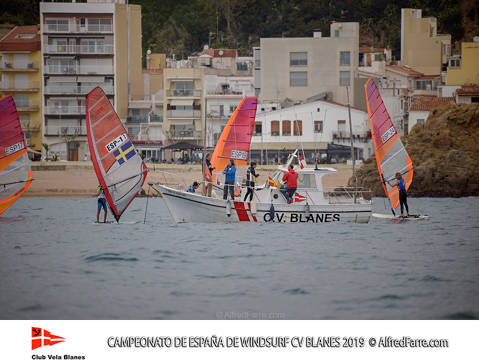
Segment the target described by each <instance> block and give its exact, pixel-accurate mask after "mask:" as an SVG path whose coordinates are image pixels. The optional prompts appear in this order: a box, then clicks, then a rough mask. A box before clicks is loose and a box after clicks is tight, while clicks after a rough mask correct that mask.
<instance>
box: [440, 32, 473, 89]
mask: <svg viewBox="0 0 479 361" xmlns="http://www.w3.org/2000/svg"><path fill="white" fill-rule="evenodd" d="M476 38H477V40H478V41H475V42H463V43H462V44H461V56H460V58H456V59H451V60H450V61H449V66H448V68H447V78H446V84H447V85H468V84H469V85H472V84H479V37H476Z"/></svg>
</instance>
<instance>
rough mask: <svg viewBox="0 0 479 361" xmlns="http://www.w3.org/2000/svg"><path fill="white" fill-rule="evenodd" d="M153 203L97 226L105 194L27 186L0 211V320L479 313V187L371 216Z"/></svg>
mask: <svg viewBox="0 0 479 361" xmlns="http://www.w3.org/2000/svg"><path fill="white" fill-rule="evenodd" d="M146 201H147V199H146V198H140V199H135V200H134V201H133V203H132V204H131V206H130V207H129V209H128V210H127V211H126V212H125V214H124V215H123V217H122V218H121V220H120V224H116V223H112V224H95V223H94V221H95V218H96V206H97V205H96V203H97V201H96V199H95V198H25V197H24V198H21V199H20V200H19V201H18V202H17V203H16V204H15V205H13V206H12V207H11V208H9V209H8V210H7V211H6V212H5V213H4V214H3V215H2V216H0V318H1V319H464V318H465V319H468V318H476V319H477V318H479V222H478V221H479V199H478V198H459V199H451V198H442V199H433V198H416V199H414V198H412V199H409V203H410V208H411V212H412V213H418V212H420V213H426V214H429V215H430V216H431V217H430V219H429V220H426V221H414V222H402V223H391V222H390V221H388V220H378V219H374V220H373V221H372V223H370V224H344V223H337V224H335V223H330V224H306V223H303V224H249V223H236V224H174V223H173V221H172V219H171V217H170V215H169V213H168V210H167V208H166V206H165V204H164V202H163V200H162V199H160V198H155V199H153V198H150V199H149V201H148V212H147V217H146V224H143V220H144V215H145V206H146ZM374 211H375V212H379V213H388V212H389V208H388V206H387V205H386V203H385V201H384V199H381V198H376V199H374ZM109 217H110V219H111V216H109ZM122 222H123V223H122Z"/></svg>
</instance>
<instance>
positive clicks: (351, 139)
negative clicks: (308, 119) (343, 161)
mask: <svg viewBox="0 0 479 361" xmlns="http://www.w3.org/2000/svg"><path fill="white" fill-rule="evenodd" d="M346 95H347V97H348V115H349V140H350V141H351V159H352V162H353V179H354V203H356V190H357V186H358V178H357V177H356V157H355V154H354V144H353V126H352V124H351V104H350V103H349V87H348V86H347V87H346Z"/></svg>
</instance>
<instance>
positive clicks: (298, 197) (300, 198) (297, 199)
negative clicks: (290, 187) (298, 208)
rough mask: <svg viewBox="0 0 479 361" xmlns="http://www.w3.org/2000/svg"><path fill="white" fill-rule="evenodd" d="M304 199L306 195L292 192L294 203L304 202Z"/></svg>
mask: <svg viewBox="0 0 479 361" xmlns="http://www.w3.org/2000/svg"><path fill="white" fill-rule="evenodd" d="M305 200H306V197H305V196H303V195H301V194H299V193H295V194H294V203H300V202H304V201H305Z"/></svg>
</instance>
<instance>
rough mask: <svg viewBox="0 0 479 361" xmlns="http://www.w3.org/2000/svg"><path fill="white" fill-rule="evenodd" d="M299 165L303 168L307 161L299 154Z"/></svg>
mask: <svg viewBox="0 0 479 361" xmlns="http://www.w3.org/2000/svg"><path fill="white" fill-rule="evenodd" d="M299 166H300V168H301V169H303V168H304V167H306V161H305V160H304V159H303V157H301V156H299Z"/></svg>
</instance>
